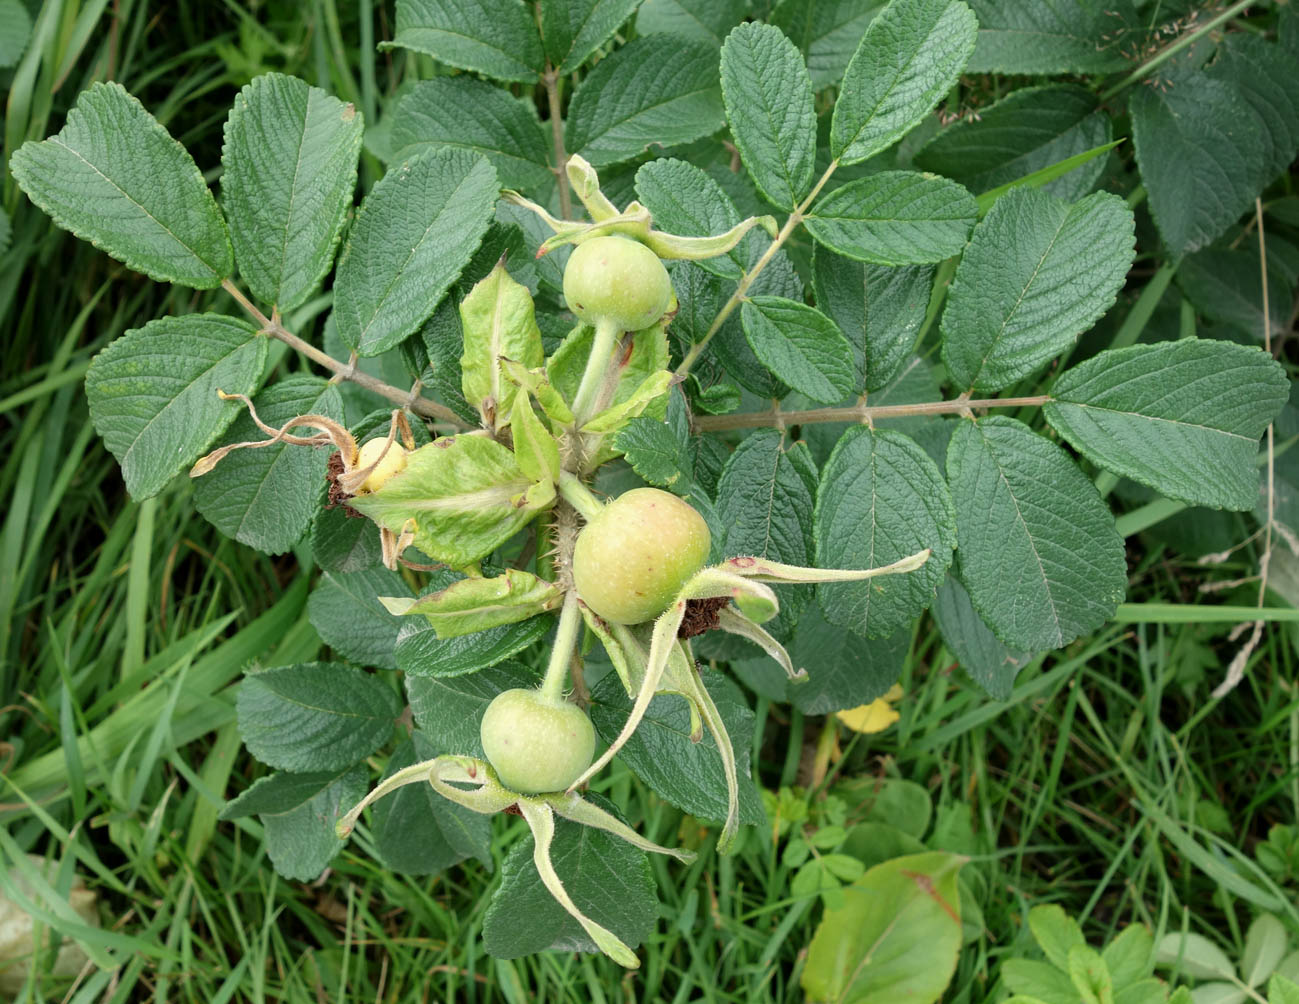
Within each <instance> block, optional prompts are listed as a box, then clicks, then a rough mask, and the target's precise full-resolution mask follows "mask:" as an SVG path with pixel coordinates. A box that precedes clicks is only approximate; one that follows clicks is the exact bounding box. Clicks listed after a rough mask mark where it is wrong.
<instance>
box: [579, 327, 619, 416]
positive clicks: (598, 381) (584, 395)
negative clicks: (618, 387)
mask: <svg viewBox="0 0 1299 1004" xmlns="http://www.w3.org/2000/svg"><path fill="white" fill-rule="evenodd" d="M619 334H621V332H620V331H619V330H618V326H617V325H616V324H614V323H613V322H612V321H610V320H608V319H606V318H601V319H600V320H599V321H598V322H597V323H596V326H595V339H594V340H593V341H592V342H591V354H590V355H589V356H587V359H586V369H585V370H583V371H582V382H581V383H580V384H578V386H577V396H576V397H574V398H573V417H574V419H575V420H576V423H575V424H576V426H577V428H579V429H580V428H581V427H582V424H583V423H584V422H585V421H586V420H587V419H588V418H590V417H591V412H592V410H593V408H594V405H595V401H596V398H597V397H598V396H599V394H600V388H601V387H602V386H603V385H604V377H605V374H606V373H607V372H608V370H609V358H610V357H611V356H612V355H613V344H614V342H616V341H617V340H618V335H619Z"/></svg>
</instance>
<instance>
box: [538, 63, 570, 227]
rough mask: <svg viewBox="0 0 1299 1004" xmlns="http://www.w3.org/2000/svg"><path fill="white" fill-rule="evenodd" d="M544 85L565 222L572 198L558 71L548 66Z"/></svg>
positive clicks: (543, 78)
mask: <svg viewBox="0 0 1299 1004" xmlns="http://www.w3.org/2000/svg"><path fill="white" fill-rule="evenodd" d="M541 79H542V81H543V82H544V83H545V85H546V100H547V103H548V104H549V105H550V135H551V138H552V140H553V141H554V148H555V180H556V182H557V183H558V184H559V215H560V216H561V217H563V218H564V219H566V220H569V219H572V218H573V197H572V195H571V194H570V193H569V190H568V171H567V170H565V168H566V166H567V164H568V153H567V152H566V151H565V150H564V120H563V118H561V117H560V103H559V97H560V93H559V89H560V81H561V78H560V76H559V70H558V69H556V68H555V67H553V66H551V65H550V64H547V65H546V72H545V73H544V74H543V75H542V78H541Z"/></svg>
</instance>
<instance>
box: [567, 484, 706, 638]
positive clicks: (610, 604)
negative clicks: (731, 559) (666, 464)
mask: <svg viewBox="0 0 1299 1004" xmlns="http://www.w3.org/2000/svg"><path fill="white" fill-rule="evenodd" d="M710 546H711V538H710V535H709V533H708V524H707V523H705V522H704V518H703V517H702V516H700V515H699V513H698V512H696V511H695V510H694V509H692V508H691V507H690V506H689V505H687V504H686V503H685V502H682V501H681V499H679V498H677V497H676V496H675V495H672V494H670V493H668V492H665V491H660V490H659V489H657V488H636V489H633V490H632V491H629V492H627V493H626V494H624V495H620V496H619V497H618V498H616V499H615V500H614V501H613V502H610V503H609V505H607V506H605V508H604V509H603V510H601V511H600V512H599V513H598V514H597V515H596V516H595V517H594V518H593V519H592V520H591V521H590V522H589V523H587V525H586V526H585V527H583V528H582V532H581V533H580V534H578V537H577V546H576V548H575V549H574V551H573V584H574V585H575V586H576V587H577V595H578V596H580V597H581V598H582V602H584V603H585V604H586V605H587V606H588V607H590V608H591V609H592V610H594V611H595V612H596V613H597V614H599V615H600V616H601V617H603V618H604V619H605V620H607V621H612V622H614V623H615V624H642V623H644V622H645V621H649V620H653V619H654V618H655V617H657V616H658V615H659V614H661V613H662V612H663V611H664V610H666V609H667V606H668V604H669V603H671V602H672V600H673V598H674V597H675V596H676V595H677V593H678V592H680V590H681V587H682V586H684V585H685V584H686V581H687V580H688V579H689V578H690V577H691V576H692V575H694V574H695V573H696V572H698V571H699V570H700V569H701V568H703V567H704V562H706V561H707V560H708V551H709V548H710Z"/></svg>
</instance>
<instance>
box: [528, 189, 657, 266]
mask: <svg viewBox="0 0 1299 1004" xmlns="http://www.w3.org/2000/svg"><path fill="white" fill-rule="evenodd" d="M606 234H622V235H623V236H625V237H630V238H631V239H632V240H637V241H640V242H641V243H642V244H648V243H649V238H650V213H649V210H648V209H646V208H645V207H644V206H642V205H641V204H640V203H639V202H630V203H628V204H627V208H626V209H624V210H623V211H622V212H621V213H619V214H618V215H617V216H610V217H607V218H605V219H603V220H601V221H600V222H599V223H583V224H582V227H581V229H580V230H572V229H570V228H568V227H565V228H564V230H563V231H561V232H560V233H557V234H555V236H554V237H547V238H546V239H545V240H544V241H543V242H542V244H541V246H540V247H539V248H537V257H538V258H540V257H541V256H542V255H545V254H549V253H550V252H551V251H554V250H555V248H557V247H563V246H564V245H565V244H581V243H582V242H583V241H589V240H590V239H591V238H592V237H603V236H605V235H606Z"/></svg>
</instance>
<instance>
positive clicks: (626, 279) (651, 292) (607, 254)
mask: <svg viewBox="0 0 1299 1004" xmlns="http://www.w3.org/2000/svg"><path fill="white" fill-rule="evenodd" d="M564 299H565V300H566V301H568V309H569V310H571V311H572V312H573V313H575V314H576V315H577V316H578V317H580V318H581V319H582V320H584V321H586V322H587V323H589V324H598V323H599V322H600V321H602V320H603V321H608V322H610V323H612V324H613V325H614V326H615V327H616V328H617V329H618V330H620V331H639V330H641V329H642V328H648V327H649V326H650V325H651V324H653V323H654V322H655V321H657V320H658V319H659V318H660V317H662V316H663V315H664V314H665V313H667V310H668V307H670V306H671V305H672V280H671V279H669V278H668V271H667V269H665V268H664V267H663V263H662V262H661V261H659V258H658V255H656V254H655V253H654V252H653V251H651V250H650V249H649V248H647V247H646V246H645V245H644V244H641V243H640V242H639V241H634V240H631V239H629V238H627V237H617V236H607V237H592V238H591V239H590V240H588V241H584V242H583V243H581V244H579V245H578V246H577V247H576V248H574V249H573V253H572V255H570V256H569V259H568V265H567V266H565V268H564Z"/></svg>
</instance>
